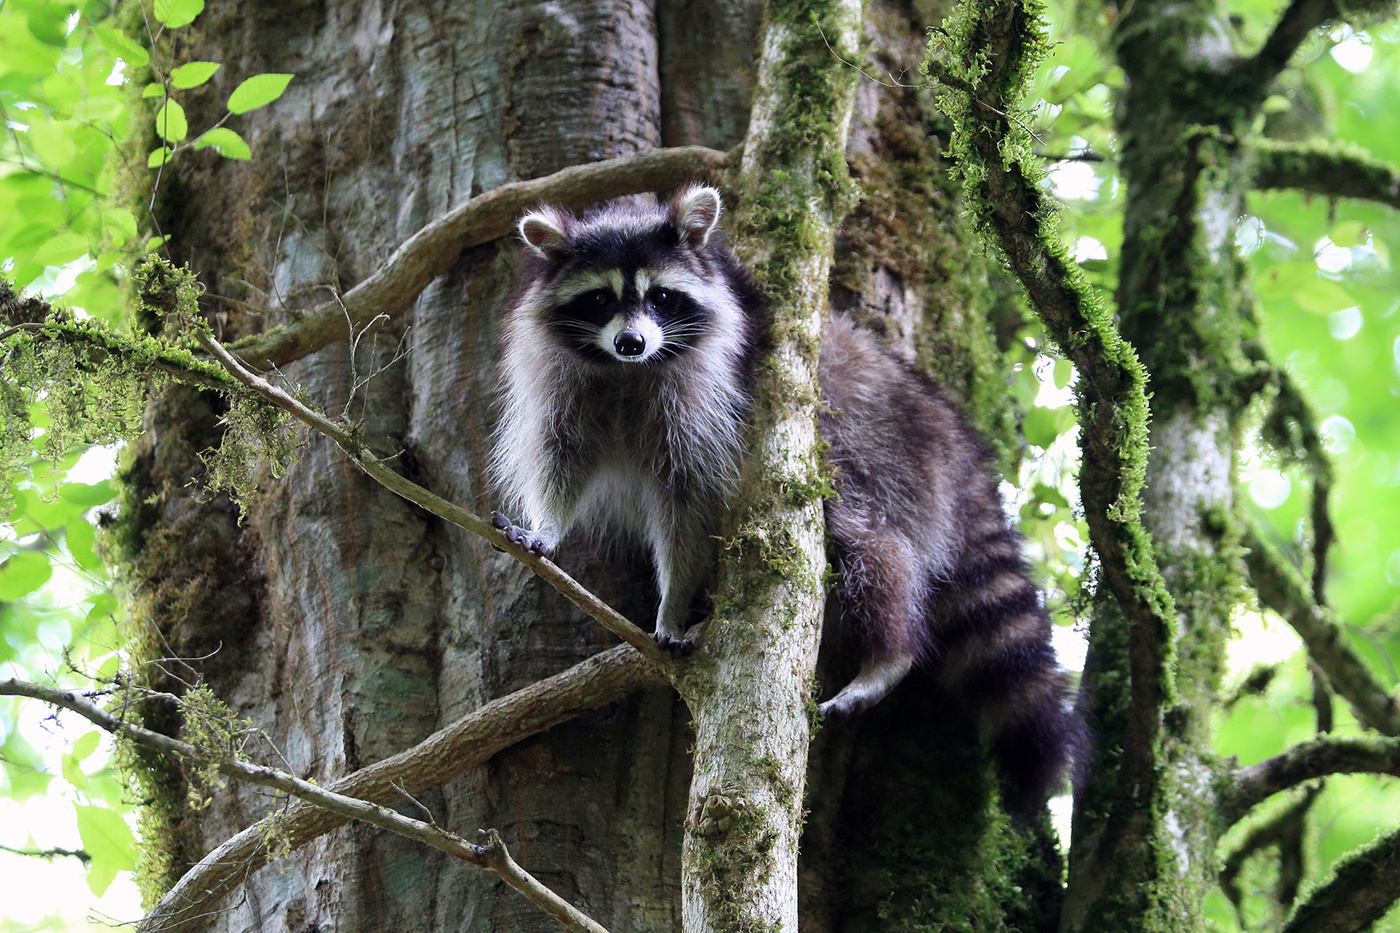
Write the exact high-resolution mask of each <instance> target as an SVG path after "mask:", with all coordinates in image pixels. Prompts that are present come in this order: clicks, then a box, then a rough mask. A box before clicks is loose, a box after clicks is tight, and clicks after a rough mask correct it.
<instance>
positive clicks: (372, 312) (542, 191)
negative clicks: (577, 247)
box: [233, 146, 728, 371]
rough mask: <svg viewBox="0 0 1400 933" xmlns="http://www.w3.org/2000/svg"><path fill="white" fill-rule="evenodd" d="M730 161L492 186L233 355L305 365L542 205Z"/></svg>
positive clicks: (619, 162) (671, 157) (674, 178)
mask: <svg viewBox="0 0 1400 933" xmlns="http://www.w3.org/2000/svg"><path fill="white" fill-rule="evenodd" d="M727 159H728V156H727V155H726V154H725V153H723V152H719V151H717V150H714V149H706V148H704V147H702V146H684V147H680V148H675V149H650V150H647V151H645V152H639V153H636V154H634V155H629V156H622V157H620V158H616V159H608V160H606V161H603V162H595V163H592V164H590V165H575V166H571V167H569V168H566V169H563V170H561V171H558V172H555V173H554V174H553V175H548V176H546V177H544V178H536V179H532V180H530V181H519V182H512V183H510V184H506V185H501V186H500V187H498V188H493V189H491V190H490V191H488V192H486V193H485V194H481V195H478V196H477V197H475V198H472V199H471V200H470V201H467V202H466V203H465V204H462V205H460V206H459V207H455V208H453V209H452V210H451V211H449V212H447V213H446V214H444V215H443V216H441V217H439V218H437V219H436V220H434V221H432V222H431V223H429V224H428V225H427V226H425V227H423V229H421V230H419V231H418V232H417V233H415V234H414V235H413V236H411V237H409V238H408V239H407V240H405V241H404V242H403V244H402V245H400V246H399V248H398V249H396V250H394V253H393V255H392V256H390V257H389V260H388V261H387V262H386V263H385V264H384V265H383V266H382V267H381V268H380V269H379V270H378V271H376V272H375V273H374V274H373V275H371V276H370V277H369V278H367V279H365V280H364V281H363V282H361V283H360V284H358V285H356V286H355V287H354V288H352V289H350V290H349V291H348V292H346V293H345V294H344V296H343V297H342V298H337V299H332V300H331V301H327V302H325V303H323V304H320V305H318V306H316V307H315V308H313V309H312V310H310V311H308V312H306V313H305V314H304V315H301V316H300V317H299V318H298V319H297V321H296V322H295V323H292V324H288V325H286V326H284V327H279V328H276V329H274V330H272V331H269V332H268V333H266V334H261V335H259V336H257V337H251V338H248V339H247V340H243V341H240V342H239V343H237V344H235V345H234V347H233V349H234V350H236V351H237V352H238V354H239V356H240V357H242V358H243V359H245V360H247V361H248V362H249V364H250V365H251V366H252V368H254V369H256V370H259V371H262V370H267V369H269V368H271V367H273V366H280V365H283V364H285V363H289V362H291V361H292V360H297V359H301V358H302V357H304V356H306V355H307V354H309V353H312V352H314V351H316V350H319V349H320V348H321V347H324V346H326V345H327V344H331V343H335V342H337V341H340V340H345V339H347V338H349V337H350V336H351V334H352V333H354V332H356V331H358V330H361V329H363V328H364V327H365V326H367V325H368V324H369V323H370V322H371V321H373V320H375V318H377V317H379V316H380V315H384V316H385V317H386V319H392V318H397V317H399V316H400V315H402V314H403V313H404V312H405V311H407V310H408V308H409V307H410V306H411V305H412V303H413V300H414V298H416V297H417V296H418V293H419V292H421V291H422V290H423V289H424V288H425V287H427V285H428V283H429V282H431V281H432V280H433V279H434V278H435V277H436V276H439V275H441V274H443V273H444V272H446V271H447V270H448V269H450V268H451V267H452V263H453V262H455V261H456V259H457V256H458V254H460V253H461V252H462V250H464V249H467V248H469V247H472V246H479V245H481V244H483V243H489V242H490V241H492V240H495V239H498V238H500V237H502V236H505V235H507V234H508V233H510V231H511V225H512V223H513V222H514V221H515V218H516V217H518V216H519V215H520V214H521V213H522V212H523V211H524V210H526V209H527V208H529V207H531V206H533V205H534V204H536V203H538V202H540V201H550V202H553V203H556V204H560V205H563V206H565V207H569V208H573V209H581V208H584V207H587V206H588V205H589V204H592V203H593V202H595V201H600V200H603V199H605V198H611V197H617V196H619V195H624V194H637V193H640V192H645V191H657V190H659V189H664V188H674V187H677V186H679V185H681V184H683V183H684V182H687V181H691V180H694V179H696V178H699V177H705V176H710V175H712V174H713V173H715V172H717V171H719V170H720V169H721V168H722V167H723V166H724V164H725V162H726V160H727ZM347 317H348V318H349V322H350V326H349V328H348V329H347V327H346V318H347Z"/></svg>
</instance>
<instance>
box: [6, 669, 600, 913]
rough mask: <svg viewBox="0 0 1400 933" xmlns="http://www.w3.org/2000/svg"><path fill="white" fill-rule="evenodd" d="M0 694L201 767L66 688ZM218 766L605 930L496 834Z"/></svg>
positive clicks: (9, 685)
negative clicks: (431, 851)
mask: <svg viewBox="0 0 1400 933" xmlns="http://www.w3.org/2000/svg"><path fill="white" fill-rule="evenodd" d="M0 696H17V697H29V698H31V699H35V700H39V701H41V702H43V703H47V704H49V705H50V706H57V707H59V708H62V709H67V710H72V711H73V712H75V713H77V714H78V715H80V716H82V717H83V718H85V719H87V720H88V721H89V722H91V723H93V724H94V725H96V726H98V727H99V728H101V729H104V730H106V731H107V732H110V733H111V734H113V735H116V736H120V737H122V738H126V739H130V740H131V741H134V742H137V743H140V744H141V745H144V746H146V747H148V748H153V749H156V750H158V751H161V752H164V753H166V754H171V755H176V756H178V757H180V758H182V759H184V760H186V761H189V762H194V763H196V764H201V765H203V764H205V763H206V762H205V761H204V756H203V755H201V753H200V750H199V749H198V748H196V747H195V746H194V745H191V744H189V743H187V742H182V741H180V740H179V739H174V738H171V737H170V736H168V735H162V734H160V733H159V732H152V731H151V730H149V729H144V728H142V727H140V726H137V725H134V724H132V723H130V722H127V721H125V720H123V719H119V718H117V717H116V716H113V715H112V714H111V713H109V712H107V711H106V710H104V709H102V708H101V707H99V706H97V705H96V704H94V703H92V702H91V701H90V700H87V699H85V698H83V697H81V696H79V695H78V694H76V693H72V692H70V691H67V690H60V689H58V688H55V687H47V686H44V685H43V684H35V683H28V682H25V681H21V680H15V679H13V678H12V679H10V680H7V681H5V682H3V683H0ZM217 768H218V772H219V773H220V774H223V775H224V776H226V777H230V778H233V779H234V780H238V781H243V782H245V783H249V784H257V785H259V786H261V787H271V788H273V789H275V790H279V791H281V792H283V793H284V794H287V795H289V796H291V797H295V798H297V799H298V800H302V801H305V802H307V803H308V804H311V805H313V806H316V807H319V808H321V809H323V810H326V811H329V812H330V813H333V814H335V815H337V816H339V817H342V818H343V819H344V820H347V821H348V820H357V821H359V822H362V823H369V824H370V825H372V826H378V827H379V828H381V829H386V830H388V831H389V832H392V833H397V834H398V835H400V836H404V837H406V838H408V839H413V840H416V841H418V842H421V843H424V844H425V845H429V846H432V847H433V848H435V849H438V850H439V851H442V852H446V853H447V854H448V855H451V856H453V857H454V858H457V859H460V860H462V861H464V862H466V863H467V864H469V865H474V866H476V867H477V868H484V869H486V870H488V871H490V872H493V873H494V874H496V875H497V876H498V877H499V878H500V879H501V880H502V881H505V882H506V883H507V884H509V885H510V886H511V887H513V888H515V889H516V890H517V891H519V892H520V893H521V894H523V895H525V897H526V898H528V899H529V900H531V901H532V902H534V903H535V905H536V906H538V907H539V908H540V909H541V910H543V911H544V912H545V913H547V914H549V915H550V916H551V917H554V918H555V919H556V920H558V921H559V922H560V923H562V924H563V925H564V927H565V928H566V929H568V930H574V931H578V933H607V930H606V929H605V928H604V927H602V926H600V925H599V924H597V923H595V922H594V921H593V920H591V919H589V918H588V917H587V916H585V915H584V914H583V913H582V912H580V911H579V910H577V909H576V908H575V907H573V905H571V904H569V903H568V902H567V901H565V900H564V899H563V898H561V897H559V896H558V895H557V894H555V893H554V892H553V891H550V890H549V889H548V888H546V887H545V886H544V885H542V884H540V883H539V881H537V880H536V879H535V878H534V877H533V876H531V875H530V874H529V873H528V872H526V871H525V870H524V869H522V868H521V867H520V866H519V865H517V864H516V863H515V861H514V860H513V859H512V858H511V857H510V853H509V852H507V851H506V848H505V844H504V843H502V842H501V838H500V836H499V835H498V834H497V833H496V831H495V830H490V831H489V832H488V834H487V844H486V845H484V846H479V845H473V844H472V843H470V842H467V841H466V840H465V839H463V838H462V837H461V836H458V835H457V834H456V833H453V832H449V831H447V830H445V829H443V828H442V827H440V826H438V825H437V824H436V823H425V822H423V821H422V820H415V819H413V818H412V817H407V816H404V815H402V814H400V813H396V812H395V811H393V810H390V809H389V808H388V807H385V806H382V805H380V804H378V803H374V802H372V801H369V800H363V799H360V798H358V797H353V796H349V795H347V794H343V793H338V792H336V791H334V790H329V789H327V788H324V787H320V786H318V785H316V784H313V783H311V782H310V781H304V780H302V779H301V778H299V777H296V776H295V775H292V774H288V773H287V772H285V771H279V770H277V769H276V768H269V767H266V766H265V765H256V764H252V763H250V762H248V761H245V760H242V759H240V758H234V757H230V758H226V759H223V760H221V761H219V762H218V763H217ZM162 903H164V901H162ZM183 909H184V908H183V905H181V910H182V911H183ZM178 922H179V921H178V916H176V915H169V914H163V913H162V912H161V910H160V907H159V905H158V906H157V908H156V909H155V910H153V911H152V912H151V913H150V914H148V915H147V916H146V917H145V919H143V920H142V921H141V923H140V924H138V926H137V930H138V931H139V933H154V931H159V930H166V929H169V928H170V927H171V926H172V925H173V924H174V923H178Z"/></svg>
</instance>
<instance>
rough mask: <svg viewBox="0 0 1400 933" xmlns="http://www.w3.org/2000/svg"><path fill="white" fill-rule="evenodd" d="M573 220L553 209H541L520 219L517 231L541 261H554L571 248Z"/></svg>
mask: <svg viewBox="0 0 1400 933" xmlns="http://www.w3.org/2000/svg"><path fill="white" fill-rule="evenodd" d="M572 219H573V218H571V217H568V216H566V215H565V214H564V213H563V212H561V211H558V210H555V209H554V208H552V207H541V208H539V209H538V210H534V211H531V212H530V213H528V214H526V215H525V216H524V217H522V218H520V224H519V226H518V228H517V229H519V231H520V239H521V240H523V241H524V243H525V246H526V248H527V249H529V250H530V252H532V253H534V254H535V255H536V256H539V257H540V258H541V259H553V258H554V257H555V256H556V255H558V254H559V253H561V252H563V251H564V250H565V249H567V248H568V246H569V228H570V227H571V226H573V225H572V224H571V223H570V221H571V220H572Z"/></svg>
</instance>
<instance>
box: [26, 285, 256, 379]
mask: <svg viewBox="0 0 1400 933" xmlns="http://www.w3.org/2000/svg"><path fill="white" fill-rule="evenodd" d="M0 325H5V327H4V330H0V341H5V340H9V339H11V338H13V337H20V336H26V337H28V338H29V339H31V340H39V341H50V342H55V343H66V344H69V345H71V346H77V347H82V348H84V350H85V351H86V353H85V357H86V359H85V362H84V365H88V366H92V367H96V366H97V365H100V364H101V363H102V362H103V361H105V360H106V359H107V358H108V357H109V356H119V357H121V358H122V359H123V360H125V361H127V362H129V363H131V364H132V366H133V368H140V369H144V370H149V371H154V372H158V373H164V374H165V375H167V376H170V377H171V378H172V379H176V380H178V381H180V382H183V383H187V384H189V385H196V386H200V387H202V388H206V389H222V390H225V391H227V390H228V389H230V388H232V387H233V386H234V383H233V381H232V380H231V379H230V378H229V377H228V376H227V375H226V374H225V373H224V372H223V371H222V370H221V369H220V368H219V367H217V366H215V365H213V364H212V363H210V362H209V361H208V360H203V359H197V358H196V357H195V356H194V355H193V354H191V353H190V352H189V351H188V350H184V349H181V348H179V347H175V346H172V345H171V344H170V343H168V342H166V341H162V340H160V339H158V338H156V337H149V336H146V337H142V336H133V335H130V334H120V333H116V332H114V331H111V330H108V329H107V327H106V326H105V325H104V324H102V323H101V322H100V321H96V320H77V319H75V318H73V316H72V315H71V313H70V312H68V311H66V310H64V309H63V308H61V307H57V306H55V305H52V304H50V303H49V302H47V301H44V300H43V299H42V298H36V297H34V296H32V295H24V296H21V295H19V294H18V293H17V292H15V291H14V289H13V288H12V287H11V285H10V283H9V282H7V281H5V280H4V279H3V278H0Z"/></svg>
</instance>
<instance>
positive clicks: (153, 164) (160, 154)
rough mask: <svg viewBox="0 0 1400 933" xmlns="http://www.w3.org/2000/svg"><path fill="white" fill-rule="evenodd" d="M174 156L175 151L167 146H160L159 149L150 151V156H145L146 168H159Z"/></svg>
mask: <svg viewBox="0 0 1400 933" xmlns="http://www.w3.org/2000/svg"><path fill="white" fill-rule="evenodd" d="M174 155H175V151H174V150H173V149H171V148H170V147H169V146H161V147H160V148H159V149H152V150H151V154H150V155H148V156H146V167H147V168H160V167H161V166H162V165H164V164H165V163H167V162H169V161H170V159H171V157H173V156H174Z"/></svg>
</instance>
